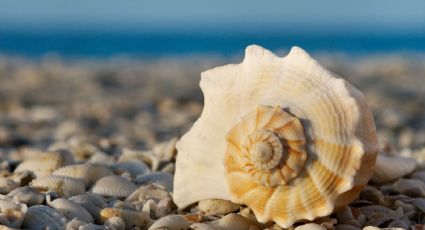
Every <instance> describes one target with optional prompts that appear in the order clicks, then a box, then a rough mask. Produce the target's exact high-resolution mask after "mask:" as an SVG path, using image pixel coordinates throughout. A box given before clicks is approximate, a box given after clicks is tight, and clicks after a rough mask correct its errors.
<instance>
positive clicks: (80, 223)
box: [66, 218, 87, 230]
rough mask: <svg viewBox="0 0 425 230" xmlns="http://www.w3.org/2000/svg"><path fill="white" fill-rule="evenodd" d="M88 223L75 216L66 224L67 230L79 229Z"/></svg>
mask: <svg viewBox="0 0 425 230" xmlns="http://www.w3.org/2000/svg"><path fill="white" fill-rule="evenodd" d="M86 224H87V223H86V222H84V221H82V220H80V219H77V218H74V219H72V220H71V221H69V222H68V223H67V224H66V229H67V230H68V229H79V228H80V226H84V225H86Z"/></svg>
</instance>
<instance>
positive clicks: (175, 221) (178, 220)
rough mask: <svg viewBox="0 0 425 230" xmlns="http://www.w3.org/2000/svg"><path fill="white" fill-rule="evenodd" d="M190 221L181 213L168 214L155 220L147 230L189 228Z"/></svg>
mask: <svg viewBox="0 0 425 230" xmlns="http://www.w3.org/2000/svg"><path fill="white" fill-rule="evenodd" d="M190 224H191V223H190V222H189V221H188V220H187V219H186V218H185V217H184V216H182V215H168V216H164V217H162V218H160V219H158V220H157V221H155V222H154V223H153V224H152V225H151V226H150V227H149V230H159V229H167V230H183V229H189V226H190Z"/></svg>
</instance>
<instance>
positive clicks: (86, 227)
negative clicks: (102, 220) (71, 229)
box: [78, 224, 109, 230]
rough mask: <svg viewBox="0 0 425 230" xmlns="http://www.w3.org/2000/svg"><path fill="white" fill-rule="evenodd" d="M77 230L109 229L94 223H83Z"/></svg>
mask: <svg viewBox="0 0 425 230" xmlns="http://www.w3.org/2000/svg"><path fill="white" fill-rule="evenodd" d="M78 230H109V229H108V228H106V227H105V226H104V225H96V224H85V225H82V226H80V227H79V228H78Z"/></svg>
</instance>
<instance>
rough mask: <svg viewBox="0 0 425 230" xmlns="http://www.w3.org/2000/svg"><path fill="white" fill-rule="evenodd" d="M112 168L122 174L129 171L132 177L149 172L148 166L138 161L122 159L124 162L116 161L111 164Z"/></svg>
mask: <svg viewBox="0 0 425 230" xmlns="http://www.w3.org/2000/svg"><path fill="white" fill-rule="evenodd" d="M111 166H112V169H113V170H114V171H115V172H116V173H117V174H122V173H124V172H128V173H130V175H131V176H132V177H136V176H137V175H143V174H146V173H149V172H150V169H149V166H147V165H146V164H145V163H143V162H140V161H134V160H133V161H124V162H116V163H114V164H112V165H111Z"/></svg>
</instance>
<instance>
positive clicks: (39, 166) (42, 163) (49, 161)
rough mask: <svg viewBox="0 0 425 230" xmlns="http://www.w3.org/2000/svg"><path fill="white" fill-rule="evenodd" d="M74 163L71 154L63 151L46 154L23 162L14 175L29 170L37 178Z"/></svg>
mask: <svg viewBox="0 0 425 230" xmlns="http://www.w3.org/2000/svg"><path fill="white" fill-rule="evenodd" d="M73 163H74V158H73V156H72V154H71V153H69V152H68V151H65V150H58V151H54V152H47V153H43V154H39V155H38V156H35V157H32V158H29V159H27V160H24V161H23V162H22V163H20V164H19V165H18V167H17V168H16V169H15V171H14V172H15V173H17V172H22V171H25V170H29V171H31V172H33V173H34V174H35V175H36V176H37V177H41V176H47V175H50V174H51V173H52V172H53V171H55V170H56V169H58V168H60V167H62V166H65V165H70V164H73Z"/></svg>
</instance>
